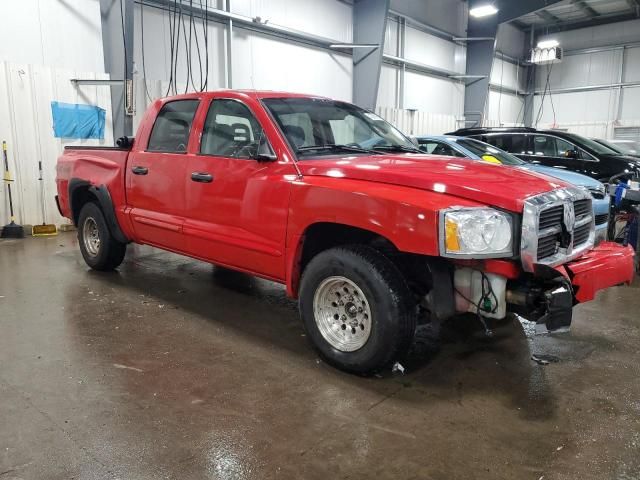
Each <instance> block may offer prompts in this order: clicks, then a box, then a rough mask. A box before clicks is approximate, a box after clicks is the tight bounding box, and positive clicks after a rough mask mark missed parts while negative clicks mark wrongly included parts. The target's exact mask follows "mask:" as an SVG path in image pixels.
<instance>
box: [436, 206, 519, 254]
mask: <svg viewBox="0 0 640 480" xmlns="http://www.w3.org/2000/svg"><path fill="white" fill-rule="evenodd" d="M511 221H512V220H511V216H510V215H508V214H506V213H502V212H499V211H498V210H494V209H492V208H457V209H455V208H454V209H450V210H443V211H441V212H440V251H441V254H442V255H443V256H445V257H459V258H486V257H510V256H511V255H512V254H513V234H512V227H511Z"/></svg>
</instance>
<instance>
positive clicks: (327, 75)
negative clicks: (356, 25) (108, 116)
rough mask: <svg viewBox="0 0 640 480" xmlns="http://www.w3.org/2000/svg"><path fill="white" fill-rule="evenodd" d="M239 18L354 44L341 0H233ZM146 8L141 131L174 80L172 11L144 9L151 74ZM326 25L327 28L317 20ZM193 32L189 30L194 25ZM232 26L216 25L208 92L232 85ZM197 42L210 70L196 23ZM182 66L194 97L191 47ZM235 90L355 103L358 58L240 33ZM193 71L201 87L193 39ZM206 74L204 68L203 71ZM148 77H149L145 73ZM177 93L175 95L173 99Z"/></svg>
mask: <svg viewBox="0 0 640 480" xmlns="http://www.w3.org/2000/svg"><path fill="white" fill-rule="evenodd" d="M231 5H232V11H233V12H234V13H237V14H239V15H245V16H247V17H251V18H255V17H260V18H261V21H263V22H264V21H268V22H269V23H270V24H278V25H283V26H287V27H289V28H293V29H295V30H299V31H304V32H306V33H311V34H314V35H318V36H323V37H326V38H331V39H334V40H336V41H340V42H351V40H352V36H353V33H352V23H353V21H352V7H351V6H350V5H348V4H345V3H342V2H339V1H337V0H321V1H317V0H304V1H301V0H276V1H274V0H270V1H269V2H266V1H260V0H234V1H233V2H232V3H231ZM141 8H143V7H141V6H139V5H137V6H136V9H135V19H134V22H135V26H136V28H135V29H134V31H135V35H136V36H135V40H134V62H135V72H136V75H135V78H136V93H137V98H136V116H135V117H134V129H135V128H137V125H138V122H139V120H140V119H141V117H142V114H143V113H144V110H145V108H146V106H147V105H148V103H149V99H148V97H147V96H146V92H145V90H144V82H143V78H144V73H146V78H147V89H148V91H149V95H150V96H151V97H152V98H157V97H159V96H164V95H165V94H166V93H167V88H168V80H169V78H170V72H171V69H170V63H171V62H170V57H171V55H170V40H169V16H168V12H165V11H163V10H159V9H157V8H152V7H144V13H143V18H144V36H145V37H144V38H145V49H144V59H145V62H144V67H145V68H144V69H143V64H142V42H141V40H142V38H141V31H142V28H140V27H141V23H140V22H141ZM319 18H321V19H322V21H318V19H319ZM186 25H187V29H188V28H189V27H188V23H187V24H186ZM226 29H227V26H226V24H222V23H215V22H209V26H208V30H207V31H208V36H209V83H208V88H209V90H212V89H216V88H224V87H226V86H227V83H226V75H227V74H226V62H225V55H226V49H227V44H226V42H227V34H226ZM195 31H197V36H198V42H199V45H200V50H201V54H202V56H201V62H202V63H203V65H204V59H203V57H204V33H203V32H204V30H203V26H202V23H201V22H197V27H196V30H195ZM179 52H180V56H179V61H178V64H177V67H176V72H177V73H176V78H177V82H178V84H179V88H177V90H178V91H179V92H184V91H185V90H187V91H193V90H194V89H193V86H192V85H191V84H190V83H189V84H188V80H187V63H188V62H187V56H186V51H185V47H184V41H183V40H182V41H181V47H180V48H179ZM231 58H232V64H231V71H232V84H231V85H232V87H233V88H248V89H259V90H260V89H265V90H284V91H292V92H299V93H310V94H315V95H325V96H329V97H332V98H337V99H340V100H347V101H350V100H351V99H352V71H353V67H352V61H351V56H349V55H344V54H340V53H337V52H332V51H328V50H324V49H319V48H316V47H311V46H306V45H300V44H297V43H292V42H289V41H286V40H284V39H279V38H275V37H273V36H268V35H265V34H261V33H257V32H253V31H249V30H247V29H243V28H240V27H239V26H237V25H236V26H234V28H233V38H232V55H231ZM190 65H191V69H192V71H194V72H195V74H194V82H195V84H196V86H199V84H200V73H199V72H200V66H199V62H198V57H197V49H196V43H195V38H194V39H193V40H192V55H191V62H190ZM202 69H203V70H204V66H203V67H202ZM143 70H144V72H143ZM170 93H172V92H170Z"/></svg>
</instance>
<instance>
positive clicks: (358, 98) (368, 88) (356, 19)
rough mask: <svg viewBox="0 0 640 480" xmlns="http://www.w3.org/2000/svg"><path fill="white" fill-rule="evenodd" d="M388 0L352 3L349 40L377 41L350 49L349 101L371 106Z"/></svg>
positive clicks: (375, 89)
mask: <svg viewBox="0 0 640 480" xmlns="http://www.w3.org/2000/svg"><path fill="white" fill-rule="evenodd" d="M388 12H389V0H358V1H356V2H355V4H354V5H353V43H355V44H375V45H379V46H378V47H377V48H373V49H362V48H356V49H354V51H353V103H355V104H356V105H359V106H360V107H362V108H367V109H370V110H373V109H375V107H376V102H377V100H378V85H379V83H380V70H381V68H382V54H383V52H384V36H385V30H386V28H387V14H388Z"/></svg>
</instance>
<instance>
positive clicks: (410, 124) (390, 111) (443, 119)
mask: <svg viewBox="0 0 640 480" xmlns="http://www.w3.org/2000/svg"><path fill="white" fill-rule="evenodd" d="M376 113H377V114H378V115H380V116H381V117H382V118H384V119H385V120H386V121H387V122H389V123H391V124H392V125H395V126H396V127H397V128H398V129H399V130H400V131H402V132H403V133H405V134H407V135H441V134H443V133H447V132H451V131H453V130H456V129H457V128H459V125H458V122H457V120H456V117H455V116H454V115H447V114H439V113H429V112H420V111H411V110H401V109H398V108H393V107H378V108H377V109H376Z"/></svg>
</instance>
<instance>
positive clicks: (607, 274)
mask: <svg viewBox="0 0 640 480" xmlns="http://www.w3.org/2000/svg"><path fill="white" fill-rule="evenodd" d="M633 257H634V251H633V248H631V246H629V245H627V246H626V247H623V246H622V245H618V244H617V243H613V242H602V243H600V245H598V246H597V247H595V248H594V249H593V250H591V251H589V252H587V253H585V254H584V255H582V256H581V257H579V258H577V259H575V260H573V261H571V262H569V263H565V264H564V265H561V266H559V267H557V270H558V271H559V272H560V273H562V275H563V276H565V277H566V278H568V279H569V280H570V281H571V285H572V286H573V291H574V297H575V301H576V303H584V302H588V301H590V300H593V299H594V298H595V295H596V292H598V291H599V290H604V289H605V288H609V287H613V286H614V285H619V284H621V283H627V284H629V283H631V282H632V281H633V277H634V275H635V272H634V258H633Z"/></svg>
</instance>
